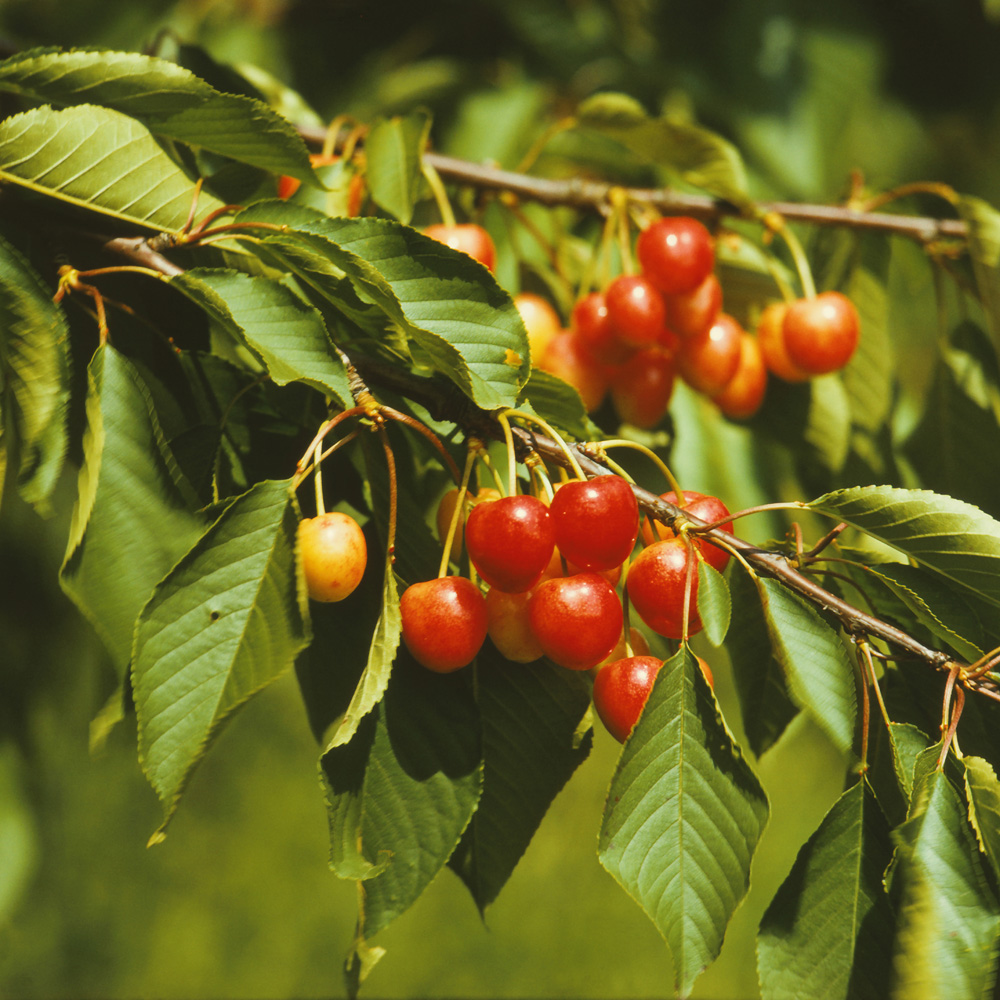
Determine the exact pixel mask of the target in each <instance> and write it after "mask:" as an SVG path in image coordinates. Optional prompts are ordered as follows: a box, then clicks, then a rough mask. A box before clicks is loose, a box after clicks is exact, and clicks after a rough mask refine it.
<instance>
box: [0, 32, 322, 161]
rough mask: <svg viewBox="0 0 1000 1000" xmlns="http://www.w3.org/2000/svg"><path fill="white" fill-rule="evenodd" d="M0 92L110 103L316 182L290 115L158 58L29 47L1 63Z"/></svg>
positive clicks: (157, 129) (160, 130)
mask: <svg viewBox="0 0 1000 1000" xmlns="http://www.w3.org/2000/svg"><path fill="white" fill-rule="evenodd" d="M0 90H6V91H11V92H13V93H15V94H21V95H23V96H25V97H31V98H34V99H35V100H38V101H43V102H45V103H47V104H58V105H78V104H95V105H103V106H104V107H107V108H111V109H113V110H115V111H120V112H121V113H122V114H125V115H129V116H130V117H132V118H135V119H138V120H139V121H140V122H142V123H143V124H144V125H145V126H146V127H147V128H148V129H149V130H150V132H152V133H154V134H155V135H161V136H164V137H166V138H168V139H174V140H177V141H179V142H184V143H187V144H189V145H192V146H199V147H201V148H203V149H208V150H211V151H212V152H213V153H219V154H221V155H223V156H228V157H230V158H232V159H234V160H240V161H242V162H243V163H250V164H253V165H254V166H256V167H261V168H263V169H264V170H270V171H272V172H273V173H280V174H290V175H291V176H293V177H298V178H299V179H300V180H306V179H312V180H315V178H314V176H313V172H312V169H311V168H310V166H309V153H308V151H307V150H306V147H305V143H304V142H303V141H302V139H301V137H300V136H299V135H298V133H297V132H296V131H295V129H293V128H292V126H291V125H290V124H289V123H288V121H287V120H286V119H284V118H282V117H281V116H280V115H279V114H277V113H276V112H274V111H272V110H271V109H270V108H269V107H268V106H267V105H266V104H264V103H263V102H262V101H258V100H254V99H252V98H250V97H246V96H243V95H240V94H232V93H222V92H220V91H218V90H216V89H215V88H214V87H212V86H210V85H209V84H208V83H206V82H205V81H204V80H202V79H200V78H199V77H197V76H196V75H195V74H194V73H192V72H191V71H190V70H188V69H185V68H184V67H183V66H178V65H177V64H176V63H172V62H168V61H167V60H165V59H158V58H156V57H155V56H148V55H142V54H141V53H137V52H108V51H102V50H96V49H94V50H86V49H74V50H72V51H60V50H58V49H30V50H29V51H27V52H19V53H18V54H16V55H14V56H11V57H10V58H9V59H5V60H3V61H2V62H0Z"/></svg>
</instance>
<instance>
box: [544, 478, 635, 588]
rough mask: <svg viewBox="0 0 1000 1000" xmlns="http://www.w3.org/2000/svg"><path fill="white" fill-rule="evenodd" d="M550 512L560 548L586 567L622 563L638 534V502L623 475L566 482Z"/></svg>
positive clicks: (597, 567) (554, 499)
mask: <svg viewBox="0 0 1000 1000" xmlns="http://www.w3.org/2000/svg"><path fill="white" fill-rule="evenodd" d="M549 514H550V516H551V518H552V527H553V529H554V530H555V540H556V546H557V547H558V549H559V551H560V552H561V553H562V555H563V556H565V558H566V559H567V560H568V561H569V562H572V563H575V564H576V565H577V566H580V567H582V568H583V569H585V570H605V569H613V568H614V567H615V566H620V565H621V564H622V563H623V562H624V561H625V560H626V559H627V558H628V557H629V555H630V554H631V552H632V549H633V548H634V546H635V540H636V536H637V535H638V534H639V505H638V503H636V499H635V494H634V493H633V492H632V488H631V487H630V486H629V484H628V483H627V482H626V481H625V480H624V479H623V478H622V477H621V476H611V475H608V476H595V477H594V478H593V479H587V480H579V479H578V480H574V481H572V482H568V483H564V484H563V485H562V487H561V488H560V489H559V490H558V491H557V492H556V495H555V497H554V498H553V500H552V504H551V506H550V507H549Z"/></svg>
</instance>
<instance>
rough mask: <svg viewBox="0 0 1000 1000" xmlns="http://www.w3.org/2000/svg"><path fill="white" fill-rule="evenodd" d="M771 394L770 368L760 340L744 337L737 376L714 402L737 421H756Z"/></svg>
mask: <svg viewBox="0 0 1000 1000" xmlns="http://www.w3.org/2000/svg"><path fill="white" fill-rule="evenodd" d="M766 392H767V366H766V365H765V364H764V355H763V353H762V352H761V349H760V344H758V343H757V338H756V337H752V336H750V334H749V333H744V334H743V336H742V337H741V338H740V360H739V364H738V365H737V366H736V372H735V374H734V375H733V377H732V378H731V379H730V380H729V381H728V382H727V383H726V385H725V387H724V388H723V390H722V391H721V392H717V393H716V394H715V395H714V396H713V397H712V402H713V403H715V405H716V406H718V408H719V409H720V410H722V412H723V413H724V414H725V415H726V416H727V417H730V418H731V419H733V420H746V419H747V418H748V417H752V416H753V415H754V414H755V413H756V412H757V411H758V410H759V409H760V407H761V404H762V403H763V402H764V395H765V393H766Z"/></svg>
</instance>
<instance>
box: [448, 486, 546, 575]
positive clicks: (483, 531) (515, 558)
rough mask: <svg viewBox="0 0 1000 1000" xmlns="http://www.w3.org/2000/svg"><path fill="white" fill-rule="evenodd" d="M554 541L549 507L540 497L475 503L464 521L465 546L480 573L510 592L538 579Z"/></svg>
mask: <svg viewBox="0 0 1000 1000" xmlns="http://www.w3.org/2000/svg"><path fill="white" fill-rule="evenodd" d="M554 545H555V532H554V530H553V527H552V519H551V517H550V516H549V510H548V508H547V507H546V506H545V504H543V503H542V501H541V500H539V499H538V498H537V497H532V496H516V497H503V498H501V499H500V500H492V501H490V502H488V503H480V504H476V506H475V507H473V508H472V511H471V512H470V513H469V517H468V520H467V521H466V523H465V547H466V548H467V549H468V552H469V558H470V559H471V560H472V563H473V565H474V566H475V567H476V569H477V570H478V571H479V575H480V576H481V577H482V578H483V579H484V580H485V581H486V582H487V583H488V584H489V585H490V586H491V587H496V588H497V590H502V591H504V592H506V593H508V594H519V593H522V592H523V591H525V590H530V589H531V588H532V587H533V586H534V585H535V584H536V583H538V581H539V579H541V576H542V573H543V572H544V570H545V567H546V566H548V564H549V559H551V558H552V549H553V546H554Z"/></svg>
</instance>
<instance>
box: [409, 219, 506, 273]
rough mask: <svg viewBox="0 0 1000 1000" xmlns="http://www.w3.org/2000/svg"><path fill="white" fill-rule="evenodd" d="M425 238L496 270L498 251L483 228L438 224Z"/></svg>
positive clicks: (472, 225)
mask: <svg viewBox="0 0 1000 1000" xmlns="http://www.w3.org/2000/svg"><path fill="white" fill-rule="evenodd" d="M424 236H429V237H430V238H431V239H432V240H437V241H438V242H439V243H444V244H445V246H449V247H451V248H452V250H461V251H462V252H463V253H467V254H468V255H469V256H470V257H472V258H473V259H474V260H478V261H479V263H480V264H482V265H483V266H484V267H488V268H489V269H490V270H491V271H492V270H494V269H495V268H496V263H497V251H496V247H495V246H494V245H493V239H492V237H491V236H490V234H489V233H488V232H486V230H485V229H483V227H482V226H477V225H475V223H471V222H467V223H464V224H462V225H456V226H445V225H443V224H436V225H433V226H428V227H427V228H426V229H425V230H424Z"/></svg>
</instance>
